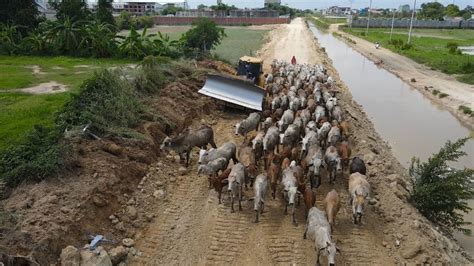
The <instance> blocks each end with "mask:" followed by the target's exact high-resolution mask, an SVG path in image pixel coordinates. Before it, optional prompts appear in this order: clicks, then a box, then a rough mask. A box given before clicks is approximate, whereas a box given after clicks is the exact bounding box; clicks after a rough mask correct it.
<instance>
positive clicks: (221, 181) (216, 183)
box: [210, 168, 232, 204]
mask: <svg viewBox="0 0 474 266" xmlns="http://www.w3.org/2000/svg"><path fill="white" fill-rule="evenodd" d="M231 170H232V169H231V168H228V169H225V170H224V171H223V172H222V173H221V174H220V175H219V176H217V177H215V176H211V177H210V180H211V184H212V187H214V190H215V191H216V192H217V194H218V196H217V198H218V199H219V204H221V203H222V201H221V195H222V188H224V187H225V186H226V185H227V184H228V180H227V178H228V177H229V174H230V171H231Z"/></svg>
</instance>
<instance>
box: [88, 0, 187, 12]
mask: <svg viewBox="0 0 474 266" xmlns="http://www.w3.org/2000/svg"><path fill="white" fill-rule="evenodd" d="M97 2H98V1H97V0H87V4H88V5H89V7H90V8H94V7H95V6H96V5H97ZM143 5H144V6H146V9H147V11H158V10H160V9H162V8H164V7H166V6H170V5H173V6H175V7H181V8H184V9H188V1H187V0H113V1H112V7H113V8H114V10H123V9H125V7H127V6H143Z"/></svg>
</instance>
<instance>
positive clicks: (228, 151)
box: [198, 141, 238, 164]
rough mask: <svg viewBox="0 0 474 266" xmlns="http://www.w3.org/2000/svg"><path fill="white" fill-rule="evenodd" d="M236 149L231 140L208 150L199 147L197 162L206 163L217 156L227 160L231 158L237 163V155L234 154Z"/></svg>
mask: <svg viewBox="0 0 474 266" xmlns="http://www.w3.org/2000/svg"><path fill="white" fill-rule="evenodd" d="M236 151H237V147H236V146H235V144H234V143H233V142H231V141H229V142H226V143H224V144H222V145H221V146H220V147H219V148H217V149H215V148H213V149H210V150H208V151H207V150H205V149H201V150H200V151H199V161H198V163H199V164H207V163H208V162H210V161H213V160H215V159H217V158H226V159H227V161H230V159H232V161H233V162H234V163H237V162H238V161H237V157H236V156H235V154H236Z"/></svg>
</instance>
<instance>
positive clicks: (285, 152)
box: [278, 146, 291, 160]
mask: <svg viewBox="0 0 474 266" xmlns="http://www.w3.org/2000/svg"><path fill="white" fill-rule="evenodd" d="M278 154H279V155H280V157H281V158H288V159H290V160H291V147H290V146H283V149H282V150H281V151H280V153H278Z"/></svg>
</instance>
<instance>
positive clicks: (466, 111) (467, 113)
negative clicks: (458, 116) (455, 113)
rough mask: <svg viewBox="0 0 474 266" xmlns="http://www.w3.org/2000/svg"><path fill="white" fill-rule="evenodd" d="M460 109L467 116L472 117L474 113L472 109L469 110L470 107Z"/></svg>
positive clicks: (463, 106) (461, 106)
mask: <svg viewBox="0 0 474 266" xmlns="http://www.w3.org/2000/svg"><path fill="white" fill-rule="evenodd" d="M458 109H459V110H461V111H462V112H463V113H464V114H466V115H472V114H473V113H474V112H473V111H472V110H471V108H469V107H468V106H465V105H460V106H459V108H458Z"/></svg>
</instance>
